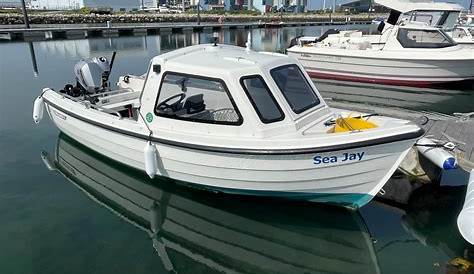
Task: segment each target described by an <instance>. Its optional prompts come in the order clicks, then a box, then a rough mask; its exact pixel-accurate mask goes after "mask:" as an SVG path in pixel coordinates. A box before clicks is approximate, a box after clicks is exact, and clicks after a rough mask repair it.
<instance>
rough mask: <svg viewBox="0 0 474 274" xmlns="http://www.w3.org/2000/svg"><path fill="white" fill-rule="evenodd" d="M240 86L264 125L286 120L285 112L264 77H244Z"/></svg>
mask: <svg viewBox="0 0 474 274" xmlns="http://www.w3.org/2000/svg"><path fill="white" fill-rule="evenodd" d="M240 84H241V85H242V87H243V89H244V91H245V93H246V94H247V97H248V98H249V100H250V102H251V103H252V106H253V108H254V109H255V111H256V112H257V114H258V117H260V120H261V121H262V122H263V123H265V124H268V123H273V122H277V121H281V120H283V119H284V118H285V115H284V114H283V111H282V110H281V108H280V106H279V105H278V103H277V101H276V100H275V97H273V95H272V93H271V91H270V89H269V88H268V86H267V84H266V83H265V81H264V80H263V78H262V76H260V75H252V76H245V77H242V78H241V79H240Z"/></svg>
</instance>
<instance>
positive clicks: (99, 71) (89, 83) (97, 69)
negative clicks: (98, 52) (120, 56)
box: [74, 57, 110, 93]
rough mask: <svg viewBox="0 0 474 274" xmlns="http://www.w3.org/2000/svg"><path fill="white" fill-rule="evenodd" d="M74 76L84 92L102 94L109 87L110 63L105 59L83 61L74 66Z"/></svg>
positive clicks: (97, 58)
mask: <svg viewBox="0 0 474 274" xmlns="http://www.w3.org/2000/svg"><path fill="white" fill-rule="evenodd" d="M74 74H75V76H76V81H77V83H78V85H79V86H80V88H81V89H82V90H83V91H85V92H87V93H97V92H102V91H104V89H106V88H107V87H108V77H109V74H110V63H109V61H108V60H107V58H105V57H94V58H91V59H83V60H81V61H79V62H78V63H77V64H76V65H75V66H74Z"/></svg>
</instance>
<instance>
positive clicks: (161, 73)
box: [119, 45, 330, 137]
mask: <svg viewBox="0 0 474 274" xmlns="http://www.w3.org/2000/svg"><path fill="white" fill-rule="evenodd" d="M143 81H144V86H143V93H142V94H141V95H140V98H141V100H140V102H141V105H140V110H139V111H140V114H141V116H142V117H144V118H145V120H146V123H147V126H148V127H149V128H150V129H151V130H152V131H160V132H161V131H165V132H173V133H174V134H177V133H179V132H182V133H183V134H184V133H186V134H190V133H192V134H196V135H201V136H202V135H221V136H222V135H224V136H225V135H228V136H247V137H268V136H272V135H281V134H285V133H294V132H295V131H297V130H298V129H300V128H302V127H305V126H307V125H309V124H310V123H313V122H314V121H316V120H319V119H321V118H322V117H324V116H327V115H328V114H329V113H330V111H329V108H328V107H327V105H326V104H325V102H324V100H323V99H322V98H321V96H320V94H319V93H318V91H317V89H316V87H315V86H314V84H313V83H312V82H311V80H310V78H309V77H308V75H307V74H306V72H305V70H304V69H303V67H301V66H300V65H299V64H298V63H297V62H296V61H295V60H294V59H293V58H291V57H288V56H286V55H282V54H277V53H258V52H254V51H250V50H246V49H245V48H239V47H235V46H227V45H197V46H192V47H187V48H183V49H179V50H176V51H173V52H171V53H167V54H163V55H159V56H157V57H155V58H153V59H152V61H151V62H150V66H149V71H148V73H147V75H146V77H144V78H143ZM119 86H120V83H119Z"/></svg>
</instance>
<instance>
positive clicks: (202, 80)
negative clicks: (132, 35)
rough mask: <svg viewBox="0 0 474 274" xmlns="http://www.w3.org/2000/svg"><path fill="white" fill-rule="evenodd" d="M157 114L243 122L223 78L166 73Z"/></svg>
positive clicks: (195, 120)
mask: <svg viewBox="0 0 474 274" xmlns="http://www.w3.org/2000/svg"><path fill="white" fill-rule="evenodd" d="M155 114H156V115H158V116H162V117H168V118H174V119H179V120H187V121H193V122H203V123H213V124H225V125H240V124H242V121H243V120H242V116H241V115H240V113H239V111H238V109H237V107H236V106H235V103H234V101H233V99H232V97H231V96H230V93H229V91H228V89H227V87H226V85H225V83H224V81H222V80H221V79H214V78H208V77H201V76H195V75H188V74H181V73H175V72H165V73H164V75H163V78H162V80H161V85H160V90H159V92H158V98H157V101H156V105H155Z"/></svg>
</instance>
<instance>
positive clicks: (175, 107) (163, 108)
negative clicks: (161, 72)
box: [156, 93, 186, 112]
mask: <svg viewBox="0 0 474 274" xmlns="http://www.w3.org/2000/svg"><path fill="white" fill-rule="evenodd" d="M184 97H186V94H185V93H180V94H176V95H173V96H171V97H170V98H168V99H166V100H164V101H163V102H161V103H159V104H158V106H156V109H157V110H159V111H166V110H167V109H169V110H171V111H173V112H175V111H177V110H178V106H180V104H181V102H182V101H183V100H184ZM176 98H179V99H178V100H177V101H176V102H174V103H171V104H169V103H168V102H170V101H173V100H175V99H176Z"/></svg>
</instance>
